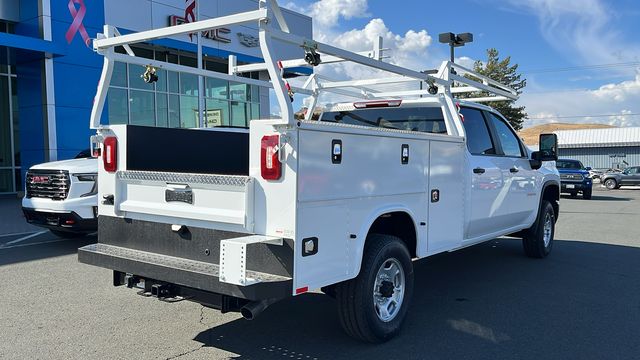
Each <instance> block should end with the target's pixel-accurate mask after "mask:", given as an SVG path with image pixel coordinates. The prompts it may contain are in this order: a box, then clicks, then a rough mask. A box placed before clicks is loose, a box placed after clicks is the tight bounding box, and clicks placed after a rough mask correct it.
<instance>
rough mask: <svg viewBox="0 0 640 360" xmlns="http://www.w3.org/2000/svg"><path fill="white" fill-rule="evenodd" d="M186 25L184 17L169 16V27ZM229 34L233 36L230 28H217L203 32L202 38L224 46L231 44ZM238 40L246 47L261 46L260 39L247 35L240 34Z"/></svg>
mask: <svg viewBox="0 0 640 360" xmlns="http://www.w3.org/2000/svg"><path fill="white" fill-rule="evenodd" d="M184 23H185V19H184V17H182V16H178V15H171V16H169V26H176V25H181V24H184ZM228 34H231V29H229V28H224V27H221V28H217V29H211V30H207V31H203V32H202V37H203V38H205V39H209V40H213V41H217V42H221V43H223V44H230V43H231V38H230V37H228ZM238 39H239V41H240V43H241V44H242V45H244V46H246V47H257V46H259V43H258V38H257V37H255V36H252V35H249V34H245V33H238Z"/></svg>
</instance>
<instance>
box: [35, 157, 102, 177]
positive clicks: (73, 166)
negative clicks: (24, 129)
mask: <svg viewBox="0 0 640 360" xmlns="http://www.w3.org/2000/svg"><path fill="white" fill-rule="evenodd" d="M31 169H32V170H67V171H69V173H71V174H75V173H97V172H98V159H96V158H85V159H71V160H62V161H51V162H48V163H42V164H38V165H34V166H32V167H31Z"/></svg>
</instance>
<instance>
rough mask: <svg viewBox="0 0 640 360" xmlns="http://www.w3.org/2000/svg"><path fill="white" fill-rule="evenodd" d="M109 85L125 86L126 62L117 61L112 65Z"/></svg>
mask: <svg viewBox="0 0 640 360" xmlns="http://www.w3.org/2000/svg"><path fill="white" fill-rule="evenodd" d="M111 86H121V87H127V64H125V63H121V62H117V63H116V64H115V65H114V67H113V74H112V75H111Z"/></svg>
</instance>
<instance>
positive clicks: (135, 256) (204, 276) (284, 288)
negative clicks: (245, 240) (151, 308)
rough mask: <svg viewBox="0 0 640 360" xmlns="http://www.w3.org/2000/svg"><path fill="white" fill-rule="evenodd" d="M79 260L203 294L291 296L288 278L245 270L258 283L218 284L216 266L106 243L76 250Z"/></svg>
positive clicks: (255, 298)
mask: <svg viewBox="0 0 640 360" xmlns="http://www.w3.org/2000/svg"><path fill="white" fill-rule="evenodd" d="M78 261H80V262H81V263H85V264H90V265H95V266H100V267H104V268H107V269H112V270H115V271H118V272H121V273H126V274H132V275H135V276H137V277H140V278H142V279H152V280H155V281H162V282H165V283H169V284H174V285H178V286H186V287H189V288H194V289H198V290H202V291H205V292H210V293H216V294H222V295H227V296H233V297H237V298H241V299H246V300H252V301H256V300H263V299H280V298H285V297H288V296H290V295H291V291H292V290H291V289H292V281H291V279H290V278H288V277H284V276H278V275H272V274H265V273H259V272H255V271H248V272H247V273H248V276H250V277H251V278H254V279H256V280H258V281H259V282H258V283H256V284H253V285H249V286H238V285H233V284H227V283H224V282H220V280H219V266H218V265H217V264H209V263H204V262H200V261H193V260H188V259H182V258H177V257H172V256H166V255H160V254H153V253H148V252H144V251H139V250H132V249H127V248H121V247H117V246H112V245H105V244H92V245H87V246H85V247H82V248H80V249H78Z"/></svg>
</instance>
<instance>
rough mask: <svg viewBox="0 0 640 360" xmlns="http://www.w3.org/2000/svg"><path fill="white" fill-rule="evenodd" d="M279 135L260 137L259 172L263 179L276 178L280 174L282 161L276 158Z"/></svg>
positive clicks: (278, 177)
mask: <svg viewBox="0 0 640 360" xmlns="http://www.w3.org/2000/svg"><path fill="white" fill-rule="evenodd" d="M279 142H280V136H278V135H266V136H263V137H262V141H261V146H260V173H261V175H262V178H263V179H265V180H278V179H280V175H281V174H282V163H281V162H280V159H279V158H278V151H279V149H278V145H279Z"/></svg>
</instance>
